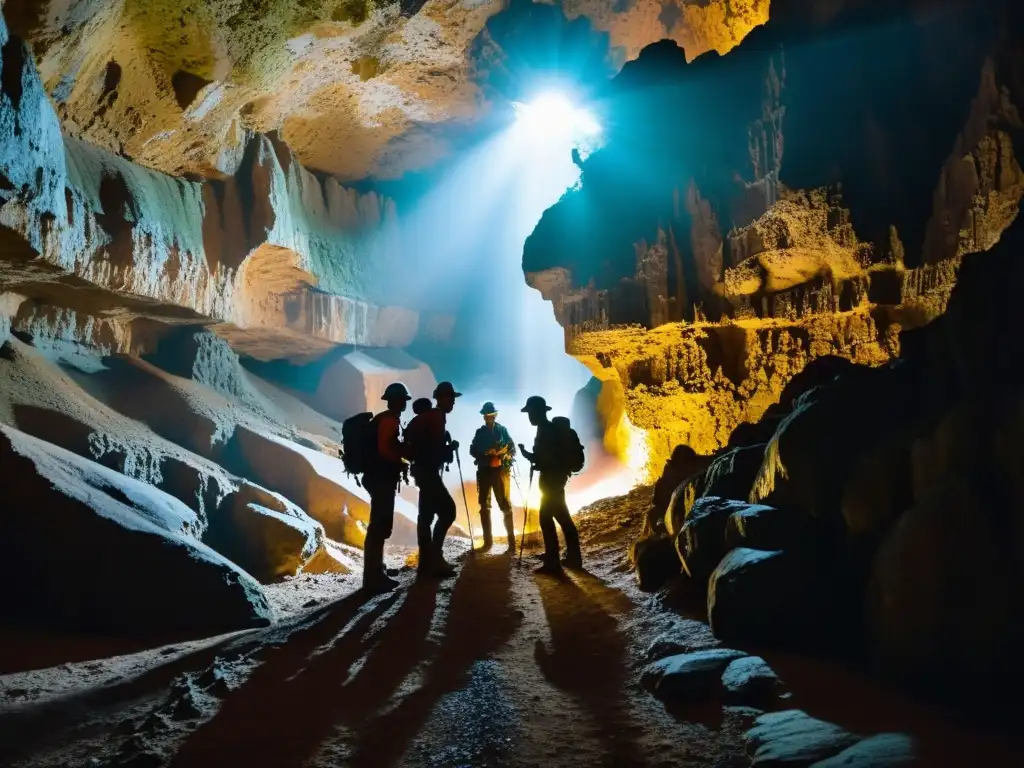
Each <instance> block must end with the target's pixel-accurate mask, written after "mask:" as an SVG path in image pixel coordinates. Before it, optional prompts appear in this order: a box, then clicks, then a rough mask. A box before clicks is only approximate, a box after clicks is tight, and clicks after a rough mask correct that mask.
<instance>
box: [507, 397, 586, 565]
mask: <svg viewBox="0 0 1024 768" xmlns="http://www.w3.org/2000/svg"><path fill="white" fill-rule="evenodd" d="M550 410H551V406H549V405H548V404H547V402H546V401H545V400H544V398H543V397H540V396H539V395H531V396H530V397H528V398H527V399H526V405H525V406H523V410H522V412H523V413H525V414H526V415H527V416H529V418H530V423H531V424H532V425H533V426H535V427H536V428H537V436H536V437H535V438H534V442H533V450H532V451H528V450H526V448H525V446H523V444H522V443H520V444H519V450H520V452H522V454H523V456H525V457H526V458H527V460H528V461H529V462H530V464H531V465H533V468H534V469H536V470H537V471H539V472H540V480H539V484H540V493H541V497H540V530H541V533H542V534H543V536H544V556H543V558H542V559H543V564H542V565H541V566H540V568H538V569H537V572H538V573H546V574H551V575H560V574H561V573H562V565H563V564H564V565H566V566H567V567H569V568H582V567H583V556H582V554H581V552H580V535H579V532H578V531H577V530H576V523H574V522H573V520H572V516H571V515H570V514H569V505H568V504H567V503H566V501H565V485H566V483H568V482H569V477H570V475H571V474H572V472H571V471H569V470H567V469H566V468H565V466H564V461H563V459H562V457H561V456H560V452H561V447H562V443H561V439H560V437H559V435H558V431H557V429H556V427H555V425H553V424H552V423H551V420H550V419H549V418H548V411H550ZM556 521H557V522H558V524H559V525H560V526H561V528H562V535H563V536H564V537H565V559H564V560H562V561H559V559H558V532H557V531H556V530H555V522H556Z"/></svg>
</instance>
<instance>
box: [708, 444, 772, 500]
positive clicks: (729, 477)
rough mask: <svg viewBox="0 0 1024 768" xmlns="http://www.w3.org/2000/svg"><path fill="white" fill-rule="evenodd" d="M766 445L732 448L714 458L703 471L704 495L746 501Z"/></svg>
mask: <svg viewBox="0 0 1024 768" xmlns="http://www.w3.org/2000/svg"><path fill="white" fill-rule="evenodd" d="M765 448H766V446H765V445H764V444H760V445H750V446H746V447H744V448H734V449H733V450H731V451H727V452H726V453H723V454H722V455H721V456H719V457H718V458H716V459H715V460H714V461H713V462H711V465H710V466H709V467H708V468H707V470H706V472H705V479H704V489H703V492H704V495H705V496H720V497H721V498H723V499H733V500H737V501H746V499H747V498H748V497H749V496H750V491H751V488H752V487H753V485H754V480H755V479H756V477H757V473H758V470H759V469H760V468H761V462H762V461H763V460H764V453H765Z"/></svg>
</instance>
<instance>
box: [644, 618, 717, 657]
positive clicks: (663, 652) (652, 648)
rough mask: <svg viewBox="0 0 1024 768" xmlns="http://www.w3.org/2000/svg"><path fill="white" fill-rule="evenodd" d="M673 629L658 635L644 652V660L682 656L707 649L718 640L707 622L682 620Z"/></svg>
mask: <svg viewBox="0 0 1024 768" xmlns="http://www.w3.org/2000/svg"><path fill="white" fill-rule="evenodd" d="M682 621H683V623H682V624H681V625H678V626H677V627H676V628H675V629H674V630H673V631H669V632H664V633H662V634H660V635H658V636H657V637H656V638H655V639H654V640H653V641H652V642H651V644H650V645H649V646H647V649H646V650H645V651H644V653H643V659H644V661H646V662H648V663H650V662H654V661H660V660H661V659H664V658H666V657H668V656H680V655H683V654H687V653H693V652H694V651H697V650H706V649H707V648H709V647H711V646H714V645H715V644H716V643H717V641H716V640H715V637H714V635H712V634H711V631H710V630H709V629H708V626H707V624H705V623H704V622H702V621H696V620H686V619H684V620H682Z"/></svg>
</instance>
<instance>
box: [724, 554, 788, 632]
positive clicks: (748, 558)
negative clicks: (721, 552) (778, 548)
mask: <svg viewBox="0 0 1024 768" xmlns="http://www.w3.org/2000/svg"><path fill="white" fill-rule="evenodd" d="M798 594H799V583H798V578H797V576H796V568H795V565H794V562H793V558H792V557H791V556H789V555H786V554H784V553H782V552H762V551H760V550H755V549H744V548H740V549H734V550H732V551H731V552H730V553H729V554H728V555H726V556H725V557H724V558H723V559H722V562H721V563H719V565H718V567H717V568H716V569H715V571H714V573H712V574H711V578H710V580H709V582H708V620H709V622H710V624H711V629H712V630H713V631H714V633H715V637H717V638H719V639H721V640H723V641H725V642H747V643H760V642H778V641H779V640H780V639H783V638H785V637H786V636H787V635H788V634H789V633H791V632H792V630H793V626H794V624H795V622H796V621H797V618H798V616H797V614H798V612H799V610H800V608H802V606H799V600H798V597H797V595H798Z"/></svg>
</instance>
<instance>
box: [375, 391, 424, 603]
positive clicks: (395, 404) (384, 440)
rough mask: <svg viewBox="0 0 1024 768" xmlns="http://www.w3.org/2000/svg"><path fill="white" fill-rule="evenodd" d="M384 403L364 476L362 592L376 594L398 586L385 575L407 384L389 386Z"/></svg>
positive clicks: (400, 465)
mask: <svg viewBox="0 0 1024 768" xmlns="http://www.w3.org/2000/svg"><path fill="white" fill-rule="evenodd" d="M381 399H382V400H384V401H385V402H386V403H387V404H388V408H387V410H386V411H382V412H381V413H378V414H377V415H376V416H374V417H373V421H372V422H371V425H372V435H373V437H374V438H375V442H376V446H375V448H376V450H375V452H374V454H375V455H374V456H373V457H372V459H370V461H369V462H368V466H367V469H366V472H365V473H364V475H363V485H364V487H365V488H366V490H367V491H368V492H369V494H370V523H369V525H368V526H367V527H366V542H365V544H364V545H363V588H364V589H367V590H370V591H374V592H386V591H388V590H391V589H394V588H395V587H396V586H397V585H398V582H397V581H395V580H394V579H392V578H391V577H389V576H388V575H387V573H386V572H385V571H384V542H385V541H387V539H389V538H390V537H391V531H392V528H393V526H394V522H395V496H396V494H397V493H398V483H399V480H400V479H401V477H402V472H403V469H404V466H405V464H404V459H405V446H404V445H403V444H402V425H401V422H400V421H399V416H400V414H402V413H403V412H404V411H405V408H406V405H407V404H408V402H409V401H410V400H411V399H412V397H411V395H410V394H409V390H408V389H407V388H406V386H405V384H402V383H401V382H398V381H396V382H395V383H394V384H389V385H388V386H387V388H386V389H385V390H384V395H383V397H382V398H381ZM372 447H373V446H371V448H372Z"/></svg>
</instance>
